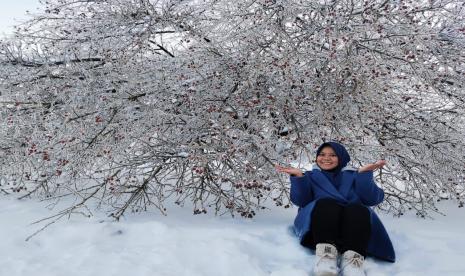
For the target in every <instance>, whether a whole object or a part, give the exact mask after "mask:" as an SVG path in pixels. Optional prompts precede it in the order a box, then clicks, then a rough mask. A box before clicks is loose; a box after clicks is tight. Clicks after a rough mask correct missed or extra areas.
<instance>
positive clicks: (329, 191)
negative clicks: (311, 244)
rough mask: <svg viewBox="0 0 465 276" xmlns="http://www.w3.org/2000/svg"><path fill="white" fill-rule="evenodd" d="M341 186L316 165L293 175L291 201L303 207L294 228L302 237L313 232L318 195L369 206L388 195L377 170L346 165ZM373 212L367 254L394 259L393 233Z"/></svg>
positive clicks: (387, 259) (346, 202) (340, 201)
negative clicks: (375, 174)
mask: <svg viewBox="0 0 465 276" xmlns="http://www.w3.org/2000/svg"><path fill="white" fill-rule="evenodd" d="M341 173H342V177H341V184H340V186H339V189H336V187H335V186H334V185H333V184H332V183H331V182H330V181H329V179H328V178H327V177H326V176H325V175H324V174H323V173H322V172H321V170H320V168H319V167H317V166H315V167H314V168H313V170H312V171H307V172H305V174H304V176H302V177H293V176H291V201H292V202H293V203H294V204H295V205H297V206H298V207H299V211H298V213H297V216H296V218H295V220H294V230H295V232H296V234H297V236H298V237H299V239H300V241H302V239H303V238H304V236H305V235H306V234H307V233H309V232H310V229H311V226H312V225H311V217H312V210H313V207H314V206H315V203H316V201H317V200H318V199H321V198H332V199H335V200H337V201H338V202H339V203H340V204H341V205H346V204H349V203H359V204H363V205H365V206H367V207H368V206H375V205H377V204H379V203H381V202H382V201H383V199H384V192H383V190H382V189H381V188H379V187H378V186H377V185H376V184H375V182H374V180H373V172H371V171H370V172H362V173H358V172H357V171H356V170H354V169H350V168H344V169H342V171H341ZM368 210H369V211H370V213H371V237H370V241H369V244H368V248H367V254H368V255H371V256H374V257H377V258H380V259H383V260H386V261H390V262H394V261H395V259H396V257H395V253H394V248H393V246H392V242H391V240H390V238H389V235H388V234H387V232H386V229H385V228H384V226H383V224H382V223H381V220H380V219H379V218H378V216H377V215H376V213H375V212H374V211H373V210H372V209H371V208H368Z"/></svg>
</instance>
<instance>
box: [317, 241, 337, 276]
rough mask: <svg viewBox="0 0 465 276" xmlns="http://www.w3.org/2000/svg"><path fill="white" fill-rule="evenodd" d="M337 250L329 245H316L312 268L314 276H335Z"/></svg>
mask: <svg viewBox="0 0 465 276" xmlns="http://www.w3.org/2000/svg"><path fill="white" fill-rule="evenodd" d="M337 273H338V269H337V249H336V247H335V246H334V245H332V244H329V243H319V244H317V245H316V261H315V266H314V268H313V275H314V276H337Z"/></svg>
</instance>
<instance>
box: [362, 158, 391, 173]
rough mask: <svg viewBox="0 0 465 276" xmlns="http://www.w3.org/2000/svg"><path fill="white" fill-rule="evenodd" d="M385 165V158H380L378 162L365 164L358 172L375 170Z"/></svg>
mask: <svg viewBox="0 0 465 276" xmlns="http://www.w3.org/2000/svg"><path fill="white" fill-rule="evenodd" d="M384 165H386V161H385V160H378V161H376V163H373V164H368V165H365V166H363V167H361V168H359V169H358V172H368V171H374V170H377V169H381V168H382V167H383V166H384Z"/></svg>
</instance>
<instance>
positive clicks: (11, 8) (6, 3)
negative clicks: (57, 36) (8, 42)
mask: <svg viewBox="0 0 465 276" xmlns="http://www.w3.org/2000/svg"><path fill="white" fill-rule="evenodd" d="M39 6H40V3H39V0H15V1H12V0H1V6H0V36H4V35H10V34H11V33H12V32H13V25H15V24H17V23H18V22H20V21H24V20H25V19H27V18H28V17H27V15H26V11H30V12H32V13H33V12H35V11H37V8H38V7H39Z"/></svg>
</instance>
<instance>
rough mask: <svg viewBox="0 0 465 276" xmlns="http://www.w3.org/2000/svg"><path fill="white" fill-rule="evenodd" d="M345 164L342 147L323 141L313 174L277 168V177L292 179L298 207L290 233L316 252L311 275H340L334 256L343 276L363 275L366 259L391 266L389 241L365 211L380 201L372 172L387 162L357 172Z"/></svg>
mask: <svg viewBox="0 0 465 276" xmlns="http://www.w3.org/2000/svg"><path fill="white" fill-rule="evenodd" d="M349 161H350V156H349V154H348V152H347V150H346V149H345V148H344V146H342V145H341V144H338V143H335V142H327V143H324V144H322V145H321V146H320V147H319V148H318V149H317V157H316V166H314V167H313V170H312V171H307V172H305V173H303V172H302V171H301V170H299V169H296V168H291V167H281V166H278V165H277V166H276V169H277V171H278V172H284V173H287V174H289V175H290V176H291V177H290V178H291V201H292V202H293V203H294V204H295V205H297V206H298V207H299V211H298V213H297V217H296V218H295V221H294V229H295V231H296V234H297V235H298V237H299V239H300V242H301V244H302V245H303V246H306V247H310V248H312V249H314V248H316V255H317V258H316V263H315V266H314V269H313V271H314V274H315V275H317V276H323V275H325V276H326V275H328V276H329V275H337V274H338V271H339V269H338V265H337V257H338V252H340V253H341V254H342V260H341V265H340V270H341V271H342V273H343V275H345V276H349V275H365V272H364V269H363V262H364V259H365V257H366V256H367V255H371V256H374V257H377V258H380V259H383V260H387V261H390V262H394V261H395V253H394V249H393V247H392V243H391V240H390V239H389V236H388V234H387V232H386V230H385V228H384V226H383V224H382V223H381V221H380V219H379V218H378V216H377V215H376V213H375V212H373V210H372V209H371V208H370V207H369V206H375V205H377V204H379V203H381V202H382V201H383V199H384V192H383V190H382V189H380V188H379V187H378V186H376V184H375V182H374V180H373V171H374V170H376V169H379V168H382V167H383V166H384V165H385V164H386V162H385V161H384V160H380V161H378V162H376V163H374V164H369V165H366V166H364V167H362V168H360V169H358V170H355V169H352V168H350V167H346V166H347V164H348V163H349Z"/></svg>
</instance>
